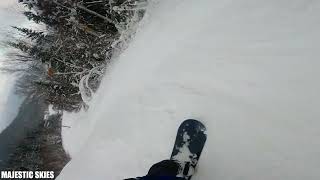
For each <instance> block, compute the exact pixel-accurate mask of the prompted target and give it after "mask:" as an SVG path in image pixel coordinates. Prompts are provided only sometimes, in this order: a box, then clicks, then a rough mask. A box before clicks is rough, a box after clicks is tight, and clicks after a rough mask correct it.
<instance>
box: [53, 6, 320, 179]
mask: <svg viewBox="0 0 320 180" xmlns="http://www.w3.org/2000/svg"><path fill="white" fill-rule="evenodd" d="M319 10H320V2H319V1H307V0H282V1H279V0H268V1H262V0H258V1H257V0H237V1H231V0H219V1H218V0H197V1H195V0H185V1H182V0H181V1H180V0H162V1H160V2H158V3H156V4H154V5H153V6H152V8H150V11H149V13H148V16H147V18H146V22H145V23H144V25H143V27H141V29H140V31H139V33H138V34H137V35H136V38H135V40H134V41H133V42H132V43H131V44H130V46H129V48H128V49H127V50H126V51H125V52H124V53H123V54H122V55H121V57H120V58H119V60H117V61H116V62H115V63H114V64H112V66H111V71H110V72H109V74H107V75H106V77H105V79H104V81H103V82H102V85H101V88H100V89H99V91H98V92H97V94H96V95H95V97H94V98H93V100H92V102H91V103H92V105H91V109H90V111H89V112H88V113H81V114H76V115H68V118H65V120H64V122H65V123H66V124H72V128H71V129H67V128H65V129H64V132H63V134H64V137H65V139H64V144H65V146H66V147H67V149H68V150H69V152H70V153H71V155H72V157H73V159H72V161H71V162H70V163H69V164H68V165H67V166H66V167H65V168H64V170H63V171H62V174H61V175H60V176H59V177H58V179H59V180H71V179H84V180H87V179H97V180H99V179H101V180H102V179H108V180H116V179H123V178H129V177H136V176H143V175H145V174H146V173H147V171H148V169H149V168H150V167H151V165H152V164H154V163H156V162H158V161H161V160H163V159H166V158H169V156H170V154H171V150H172V147H173V143H174V140H175V135H176V131H177V128H178V126H179V125H180V123H181V122H182V121H183V120H184V119H189V118H195V119H199V120H201V121H203V122H204V124H205V125H206V126H207V129H208V132H207V133H208V139H207V143H206V146H205V148H204V151H203V153H202V155H201V158H200V161H199V164H198V169H197V172H196V174H195V175H194V177H193V180H211V179H212V180H214V179H217V180H235V179H236V180H270V179H272V180H301V179H308V180H317V179H319V178H320V172H319V165H320V158H319V157H320V156H319V152H320V141H319V139H320V129H319V127H320V121H319V117H320V115H319V107H320V101H319V100H320V98H319V97H320V96H319V94H318V93H319V92H320V85H319V77H320V71H319V67H320V61H319V55H320V51H319V47H320V36H319V32H320V20H319V14H320V13H319V12H320V11H319Z"/></svg>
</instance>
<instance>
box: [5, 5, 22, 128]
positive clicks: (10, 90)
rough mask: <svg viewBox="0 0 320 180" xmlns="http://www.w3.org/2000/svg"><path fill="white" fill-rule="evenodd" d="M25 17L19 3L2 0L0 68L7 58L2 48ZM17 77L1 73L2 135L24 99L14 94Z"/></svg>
mask: <svg viewBox="0 0 320 180" xmlns="http://www.w3.org/2000/svg"><path fill="white" fill-rule="evenodd" d="M24 19H25V18H24V17H23V16H22V15H20V12H19V7H17V2H15V1H11V0H1V2H0V22H1V23H0V68H1V67H2V66H3V60H5V58H6V55H5V53H6V50H7V49H6V48H4V47H3V46H2V44H3V43H4V41H6V40H8V38H10V37H11V36H12V35H13V33H12V31H11V27H10V26H12V25H17V24H21V22H23V21H24ZM15 80H16V77H15V76H14V75H12V74H7V73H3V72H0V133H1V131H2V130H3V129H5V128H6V127H7V126H8V125H9V124H10V123H11V122H12V120H13V119H14V118H15V116H16V115H17V113H18V109H19V106H20V104H21V103H22V100H23V98H22V97H19V96H17V95H16V94H15V93H14V87H13V86H14V83H15Z"/></svg>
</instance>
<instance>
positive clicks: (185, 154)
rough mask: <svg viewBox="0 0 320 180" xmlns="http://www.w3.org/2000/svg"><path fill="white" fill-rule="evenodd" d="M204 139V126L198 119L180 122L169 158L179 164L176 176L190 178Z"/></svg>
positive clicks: (205, 137) (188, 179)
mask: <svg viewBox="0 0 320 180" xmlns="http://www.w3.org/2000/svg"><path fill="white" fill-rule="evenodd" d="M206 140H207V134H206V127H205V126H204V125H203V124H202V123H201V122H200V121H197V120H194V119H188V120H185V121H184V122H182V123H181V125H180V127H179V129H178V132H177V137H176V140H175V143H174V148H173V151H172V154H171V158H170V159H171V160H174V161H176V162H178V163H179V164H180V167H181V168H180V170H179V173H178V175H177V176H178V177H183V178H185V179H187V180H190V179H191V177H192V175H193V174H194V171H195V168H196V166H197V163H198V161H199V158H200V155H201V152H202V149H203V147H204V145H205V142H206Z"/></svg>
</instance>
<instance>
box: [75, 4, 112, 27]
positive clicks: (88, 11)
mask: <svg viewBox="0 0 320 180" xmlns="http://www.w3.org/2000/svg"><path fill="white" fill-rule="evenodd" d="M77 7H78V8H79V9H81V10H84V11H86V12H87V13H90V14H92V15H95V16H97V17H99V18H101V19H104V20H105V21H107V22H108V23H111V24H114V22H113V21H112V20H111V19H110V18H108V17H106V16H103V15H101V14H99V13H97V12H95V11H92V10H90V9H88V8H86V7H84V6H83V5H81V4H80V3H78V4H77Z"/></svg>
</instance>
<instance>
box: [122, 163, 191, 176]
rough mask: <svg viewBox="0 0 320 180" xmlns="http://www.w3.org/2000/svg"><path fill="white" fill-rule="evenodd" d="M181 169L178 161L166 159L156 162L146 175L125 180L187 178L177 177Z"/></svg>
mask: <svg viewBox="0 0 320 180" xmlns="http://www.w3.org/2000/svg"><path fill="white" fill-rule="evenodd" d="M179 169H180V165H179V164H178V163H177V162H175V161H173V160H164V161H161V162H159V163H157V164H154V165H153V166H152V167H151V168H150V170H149V172H148V174H147V175H146V176H144V177H138V178H131V179H125V180H185V178H181V177H177V174H178V173H179Z"/></svg>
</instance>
